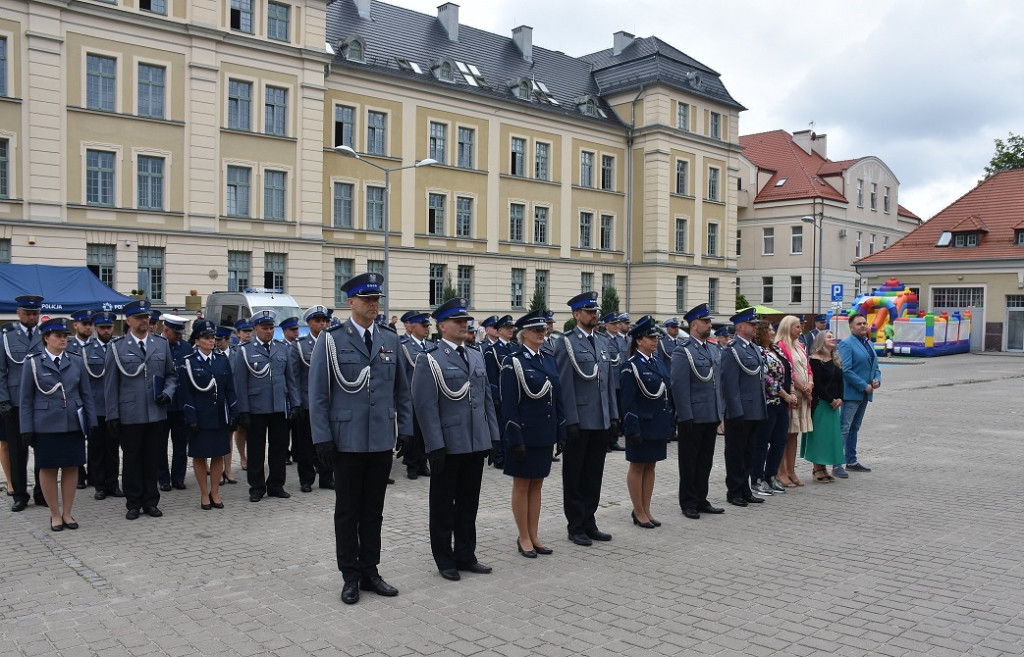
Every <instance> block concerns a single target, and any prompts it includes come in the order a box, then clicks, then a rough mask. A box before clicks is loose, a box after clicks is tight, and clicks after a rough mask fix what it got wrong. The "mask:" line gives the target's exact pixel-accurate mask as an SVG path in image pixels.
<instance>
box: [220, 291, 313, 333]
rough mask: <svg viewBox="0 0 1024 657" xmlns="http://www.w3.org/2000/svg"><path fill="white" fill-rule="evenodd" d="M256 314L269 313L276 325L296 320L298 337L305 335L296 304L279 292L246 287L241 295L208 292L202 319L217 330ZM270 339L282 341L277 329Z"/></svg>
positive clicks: (304, 325)
mask: <svg viewBox="0 0 1024 657" xmlns="http://www.w3.org/2000/svg"><path fill="white" fill-rule="evenodd" d="M260 310H273V311H274V312H275V313H277V322H278V323H279V324H280V323H281V320H284V319H288V318H289V317H298V318H299V335H300V336H304V335H308V334H309V327H308V326H306V324H305V323H304V322H303V321H302V309H301V308H300V307H299V303H298V302H297V301H296V300H295V298H294V297H293V296H292V295H290V294H285V293H284V292H283V291H282V290H281V289H280V288H262V287H247V288H245V290H243V291H241V292H212V293H210V296H208V297H206V309H205V310H204V311H203V317H204V318H206V319H212V320H213V321H214V322H216V323H217V325H218V326H232V327H233V326H234V325H235V322H237V321H238V320H240V319H249V318H250V317H252V316H253V315H255V314H256V313H257V312H259V311H260ZM274 337H275V338H276V339H278V340H281V339H282V338H283V337H284V334H283V333H282V332H281V329H280V327H275V328H274Z"/></svg>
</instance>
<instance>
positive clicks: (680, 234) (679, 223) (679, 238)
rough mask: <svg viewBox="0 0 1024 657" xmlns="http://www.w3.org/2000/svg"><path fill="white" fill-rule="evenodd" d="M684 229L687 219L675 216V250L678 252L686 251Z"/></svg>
mask: <svg viewBox="0 0 1024 657" xmlns="http://www.w3.org/2000/svg"><path fill="white" fill-rule="evenodd" d="M686 231H687V221H686V219H682V218H679V217H677V218H676V248H675V251H676V252H678V253H686V242H687V240H686Z"/></svg>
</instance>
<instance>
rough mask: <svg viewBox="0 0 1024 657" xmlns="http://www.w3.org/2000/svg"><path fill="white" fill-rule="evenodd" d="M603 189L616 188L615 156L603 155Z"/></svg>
mask: <svg viewBox="0 0 1024 657" xmlns="http://www.w3.org/2000/svg"><path fill="white" fill-rule="evenodd" d="M601 189H615V158H614V157H612V156H611V155H602V156H601Z"/></svg>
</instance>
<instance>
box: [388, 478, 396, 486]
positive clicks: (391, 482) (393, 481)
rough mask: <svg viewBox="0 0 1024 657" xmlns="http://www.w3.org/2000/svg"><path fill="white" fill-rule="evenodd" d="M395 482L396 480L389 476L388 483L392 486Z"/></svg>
mask: <svg viewBox="0 0 1024 657" xmlns="http://www.w3.org/2000/svg"><path fill="white" fill-rule="evenodd" d="M393 483H395V480H394V479H392V478H391V477H388V485H389V486H390V485H391V484H393Z"/></svg>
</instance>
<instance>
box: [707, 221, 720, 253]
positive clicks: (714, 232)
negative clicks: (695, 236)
mask: <svg viewBox="0 0 1024 657" xmlns="http://www.w3.org/2000/svg"><path fill="white" fill-rule="evenodd" d="M707 254H708V255H709V256H717V255H718V224H713V223H709V224H708V252H707Z"/></svg>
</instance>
